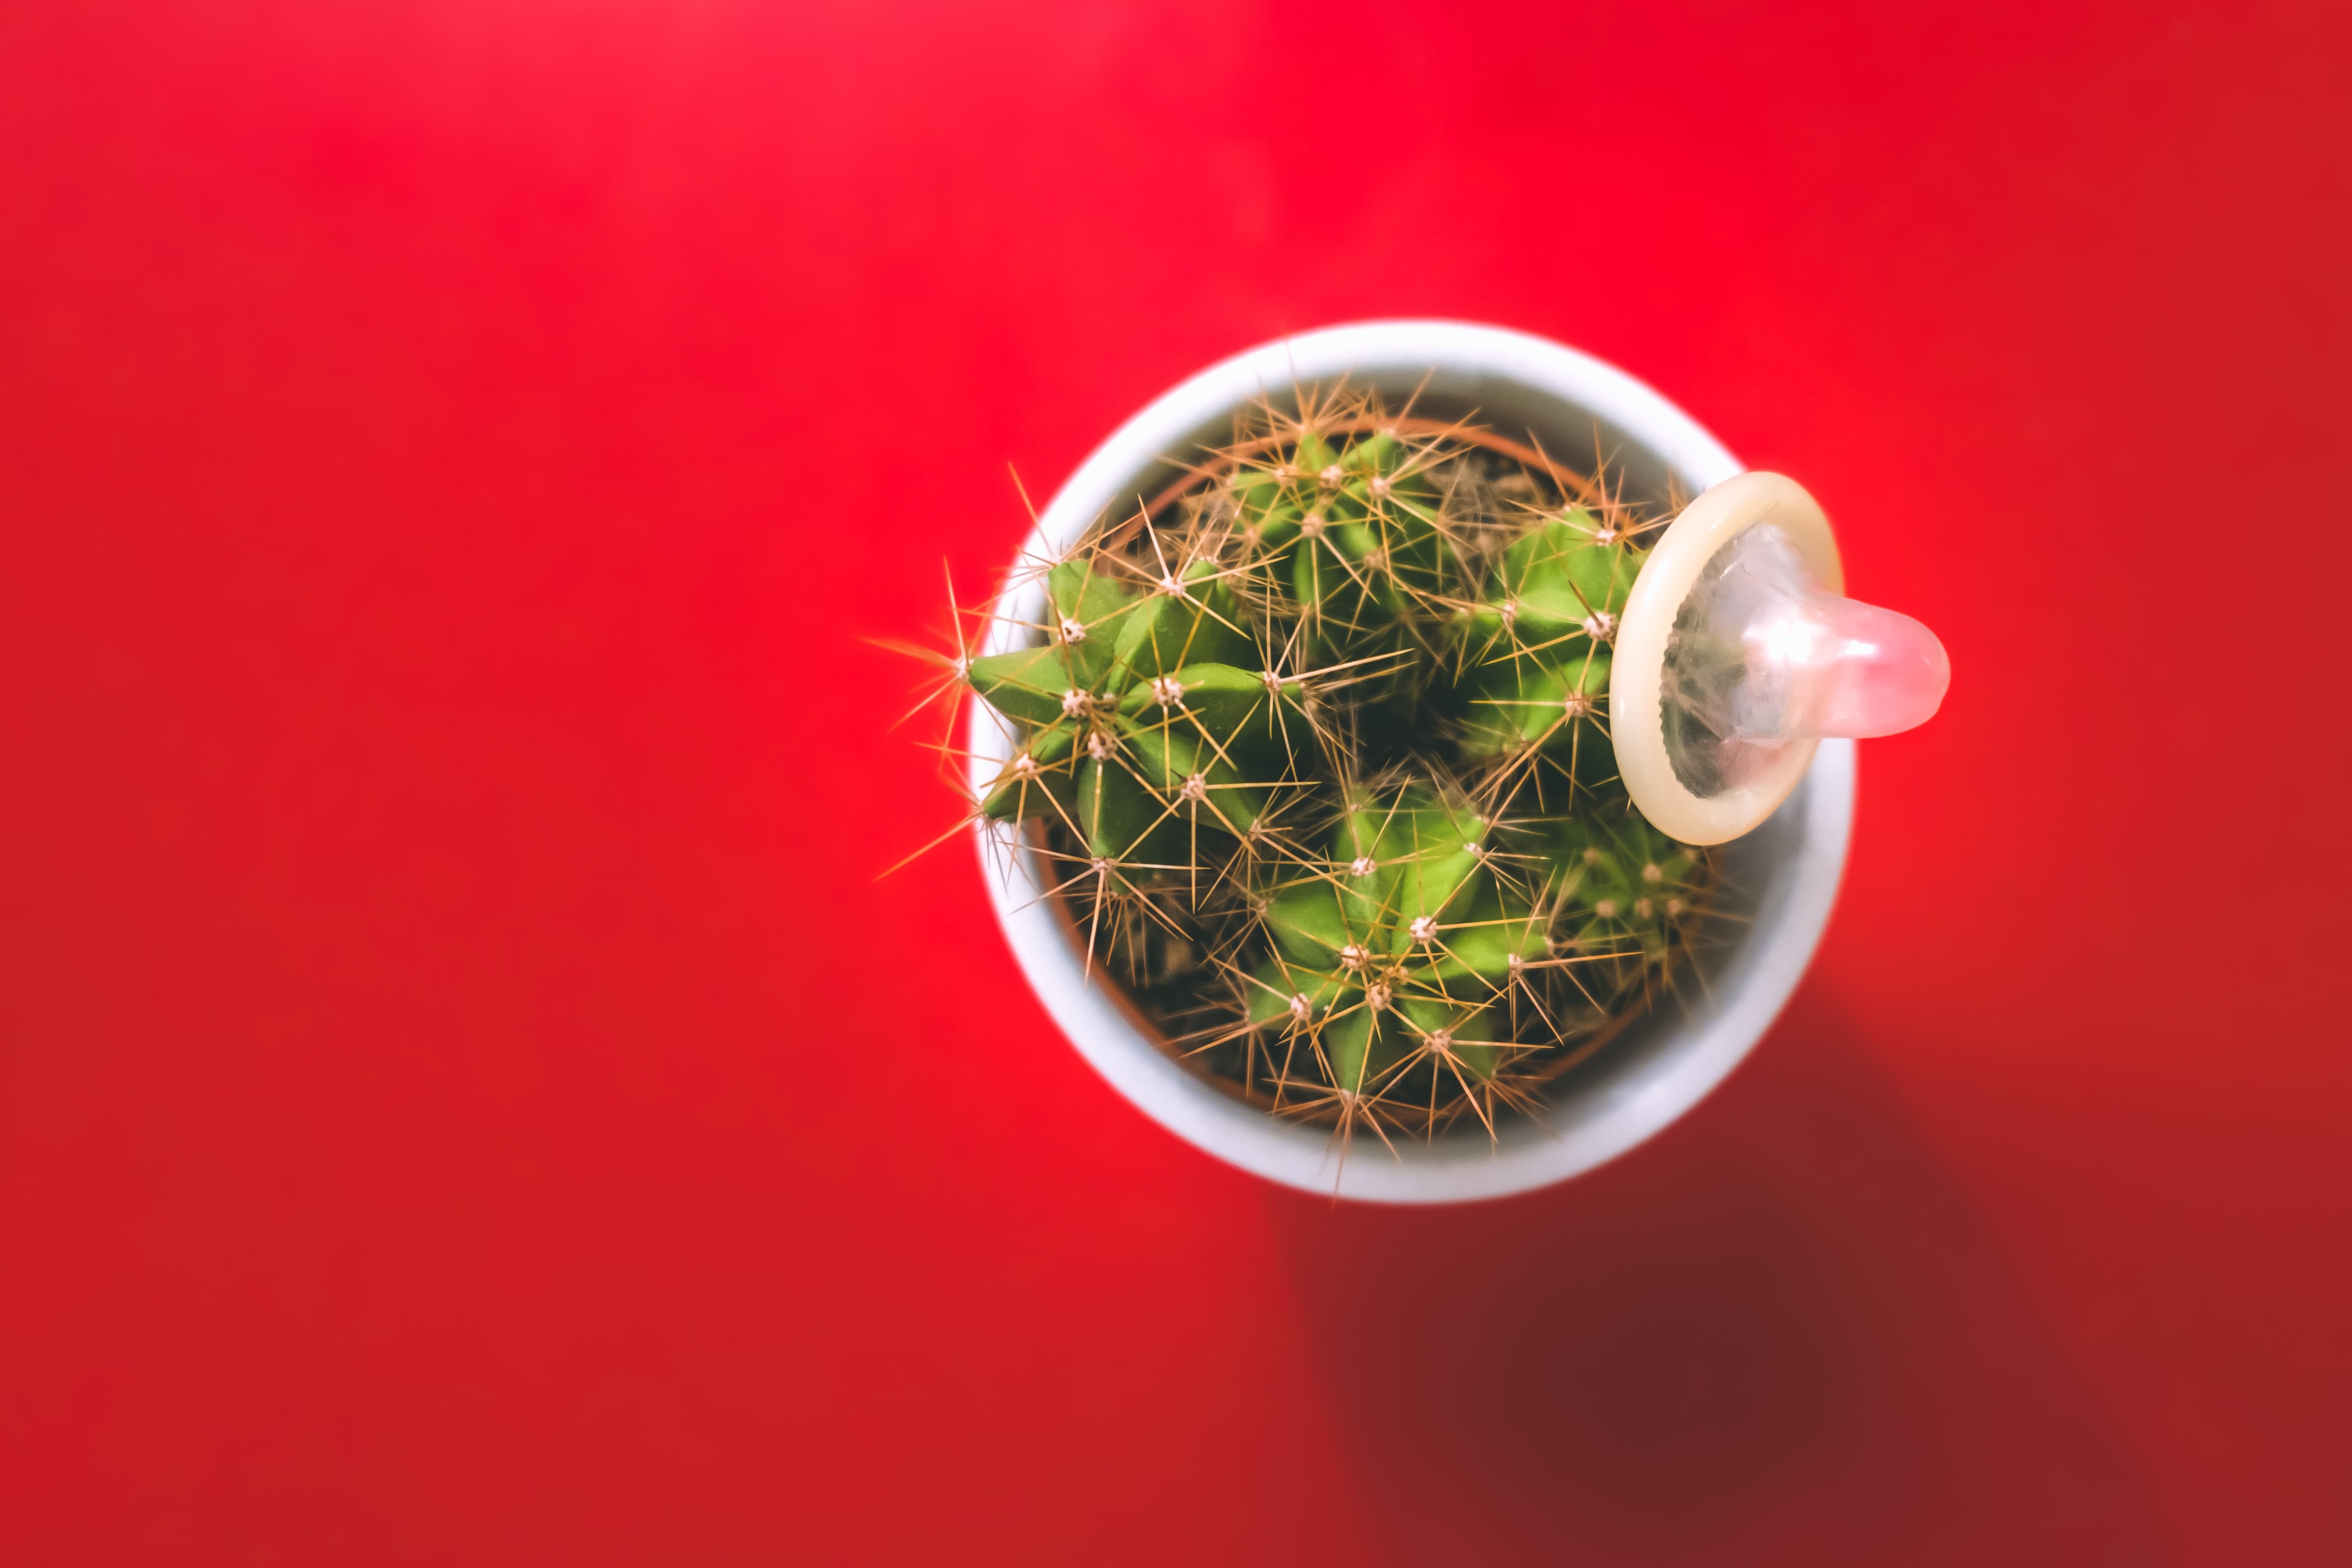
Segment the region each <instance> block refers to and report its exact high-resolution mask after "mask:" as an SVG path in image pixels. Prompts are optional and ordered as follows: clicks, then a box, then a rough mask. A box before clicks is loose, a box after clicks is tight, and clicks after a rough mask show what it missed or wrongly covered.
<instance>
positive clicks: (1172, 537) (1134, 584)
mask: <svg viewBox="0 0 2352 1568" xmlns="http://www.w3.org/2000/svg"><path fill="white" fill-rule="evenodd" d="M1654 526H1655V522H1654V521H1653V520H1652V519H1651V518H1650V517H1648V516H1646V515H1645V514H1644V513H1643V511H1642V510H1641V509H1639V508H1637V507H1634V506H1632V505H1629V504H1627V503H1625V502H1624V501H1623V500H1622V499H1621V498H1619V497H1618V496H1616V495H1614V494H1612V492H1611V491H1610V490H1609V489H1608V488H1607V486H1606V485H1605V484H1604V483H1602V482H1601V480H1600V479H1598V478H1594V477H1588V476H1583V475H1580V474H1576V473H1573V472H1570V470H1568V469H1565V468H1561V467H1560V466H1559V465H1557V464H1555V463H1552V462H1550V461H1549V460H1548V459H1547V458H1544V457H1543V456H1542V455H1541V454H1540V453H1539V452H1537V451H1534V450H1532V449H1529V448H1527V447H1520V446H1517V445H1516V444H1514V443H1512V442H1509V441H1507V440H1504V439H1502V438H1501V437H1496V436H1495V435H1493V434H1492V433H1490V432H1487V431H1485V430H1481V429H1478V428H1476V427H1475V426H1469V425H1465V424H1454V425H1446V424H1440V423H1438V422H1436V421H1433V420H1422V419H1412V418H1408V417H1402V416H1390V415H1389V414H1387V413H1386V412H1385V411H1384V410H1383V409H1382V407H1381V405H1379V403H1378V402H1377V401H1376V400H1375V399H1373V398H1372V397H1370V396H1369V395H1361V394H1353V395H1351V394H1349V393H1348V392H1346V391H1345V390H1344V389H1339V390H1336V391H1333V390H1318V389H1307V391H1305V392H1303V393H1302V394H1301V395H1300V398H1299V402H1298V410H1297V413H1295V414H1290V413H1285V412H1283V411H1282V410H1280V409H1278V408H1276V407H1275V406H1274V405H1261V406H1259V407H1257V408H1255V409H1253V410H1251V411H1249V412H1248V413H1247V414H1246V415H1244V416H1243V417H1242V418H1241V419H1240V420H1238V421H1237V424H1236V428H1235V431H1234V441H1233V443H1232V444H1231V445H1230V446H1228V447H1222V448H1218V449H1215V450H1213V451H1210V452H1208V453H1206V454H1205V455H1204V457H1203V460H1202V462H1201V463H1200V464H1199V465H1198V466H1197V467H1196V468H1193V469H1192V470H1191V472H1190V473H1189V474H1188V476H1187V478H1186V479H1184V480H1183V481H1182V482H1181V483H1180V484H1179V485H1178V486H1176V487H1174V488H1173V489H1172V491H1171V493H1170V494H1169V495H1167V496H1164V497H1162V498H1160V500H1159V501H1158V502H1156V503H1154V504H1151V505H1148V506H1145V507H1142V508H1141V509H1139V511H1138V512H1137V513H1136V514H1135V515H1134V516H1132V517H1130V518H1128V519H1125V520H1114V521H1106V522H1105V523H1104V524H1103V525H1101V526H1098V527H1097V528H1096V529H1095V530H1094V531H1092V533H1091V534H1090V535H1089V537H1088V538H1087V540H1086V541H1085V542H1082V543H1081V544H1080V546H1079V547H1078V548H1076V550H1074V551H1073V552H1071V553H1070V554H1069V555H1068V556H1067V557H1066V558H1065V559H1062V560H1059V561H1055V562H1053V563H1045V564H1044V565H1043V567H1042V569H1043V572H1044V577H1045V584H1044V586H1045V595H1044V596H1045V604H1046V606H1047V607H1046V611H1045V616H1044V617H1043V619H1042V621H1041V622H1040V624H1038V625H1036V626H1034V627H1030V628H1027V636H1026V637H1025V639H1024V640H1025V641H1026V642H1027V644H1028V646H1025V647H1021V648H1019V649H1017V650H1016V651H1013V652H1009V653H1000V654H995V655H992V656H989V657H986V658H976V659H960V660H957V661H956V670H957V672H958V674H959V675H961V678H962V680H963V683H964V684H965V685H966V686H968V688H969V689H970V690H971V692H972V693H974V694H976V695H977V696H978V697H979V698H980V699H981V700H982V701H984V702H985V703H986V704H987V705H988V707H989V709H990V710H992V712H993V713H994V714H995V715H996V716H997V717H998V718H999V719H1000V720H1001V721H1003V723H1004V724H1005V725H1006V726H1008V728H1009V730H1010V731H1011V732H1012V734H1013V739H1014V742H1015V745H1014V748H1013V756H1012V760H1011V761H1010V762H1009V763H1006V764H1005V766H1004V768H1003V771H1002V773H1000V774H999V776H998V777H997V778H996V779H995V780H994V782H993V783H992V784H991V786H990V787H989V788H988V789H987V790H985V791H984V792H982V795H981V798H980V799H978V800H977V801H975V802H974V803H973V812H974V814H975V815H976V816H984V817H987V818H992V819H994V820H996V821H998V822H1002V823H1008V824H1019V825H1021V830H1022V831H1024V832H1026V833H1027V834H1028V835H1029V836H1030V841H1031V843H1032V844H1033V846H1034V847H1035V849H1036V851H1037V853H1038V854H1039V855H1040V857H1041V858H1043V860H1044V861H1045V863H1046V864H1047V865H1049V866H1051V867H1053V868H1055V878H1054V883H1055V885H1054V886H1053V887H1052V888H1051V889H1050V892H1051V895H1052V896H1053V897H1054V898H1055V900H1057V901H1058V902H1059V904H1060V906H1061V907H1062V908H1063V910H1065V912H1066V914H1067V916H1068V917H1069V920H1070V922H1071V927H1072V929H1073V931H1074V932H1075V933H1076V936H1077V939H1078V940H1081V941H1083V942H1085V943H1086V948H1087V959H1088V963H1089V966H1090V968H1099V969H1101V970H1104V971H1107V972H1108V980H1109V982H1110V983H1112V984H1118V985H1119V986H1121V987H1122V988H1124V989H1125V990H1126V991H1127V992H1128V994H1129V996H1130V998H1131V999H1132V1000H1133V1001H1134V1002H1135V1003H1136V1004H1137V1005H1138V1006H1139V1008H1140V1009H1141V1010H1142V1011H1143V1012H1144V1013H1145V1014H1146V1015H1147V1016H1150V1018H1152V1019H1153V1020H1154V1021H1155V1022H1156V1023H1157V1024H1158V1025H1159V1026H1160V1031H1161V1033H1162V1036H1163V1037H1164V1038H1165V1039H1166V1040H1167V1042H1168V1043H1169V1045H1170V1047H1171V1049H1173V1050H1175V1051H1177V1052H1179V1053H1180V1054H1181V1055H1183V1056H1185V1057H1186V1058H1188V1059H1190V1060H1192V1062H1193V1063H1194V1064H1195V1065H1196V1066H1197V1067H1199V1068H1201V1069H1202V1070H1203V1071H1205V1072H1207V1073H1209V1074H1210V1075H1211V1076H1213V1077H1214V1078H1216V1079H1220V1080H1222V1081H1223V1082H1225V1083H1226V1084H1227V1085H1228V1086H1229V1087H1231V1088H1232V1089H1234V1090H1235V1091H1236V1092H1238V1093H1241V1094H1244V1095H1245V1096H1247V1097H1249V1098H1251V1099H1253V1100H1256V1101H1257V1102H1258V1103H1260V1104H1262V1105H1263V1106H1265V1108H1266V1109H1268V1110H1272V1111H1275V1112H1276V1113H1279V1114H1283V1115H1288V1116H1297V1117H1303V1118H1307V1119H1312V1120H1319V1121H1328V1122H1330V1123H1332V1124H1333V1125H1335V1126H1336V1127H1337V1128H1338V1129H1339V1131H1341V1132H1342V1133H1343V1134H1344V1133H1347V1132H1349V1131H1353V1130H1355V1129H1358V1128H1369V1129H1370V1130H1372V1131H1375V1132H1377V1133H1378V1134H1379V1135H1380V1136H1381V1138H1383V1139H1389V1138H1390V1137H1391V1134H1392V1133H1396V1132H1400V1131H1402V1132H1409V1133H1415V1134H1419V1135H1423V1136H1434V1135H1435V1134H1436V1133H1437V1132H1438V1131H1441V1130H1443V1129H1444V1128H1447V1127H1449V1126H1451V1125H1454V1124H1455V1123H1457V1122H1462V1121H1465V1118H1466V1119H1473V1120H1475V1121H1476V1123H1478V1124H1479V1125H1480V1126H1482V1127H1483V1128H1484V1129H1485V1130H1486V1132H1487V1133H1488V1134H1489V1135H1491V1134H1493V1133H1494V1132H1495V1131H1496V1129H1497V1127H1498V1125H1499V1119H1500V1118H1503V1117H1506V1116H1508V1115H1512V1114H1521V1113H1529V1112H1535V1111H1537V1110H1539V1108H1540V1104H1541V1093H1542V1089H1543V1086H1544V1085H1545V1084H1546V1083H1547V1082H1548V1081H1549V1080H1551V1079H1555V1078H1557V1077H1558V1076H1559V1074H1560V1073H1562V1072H1564V1071H1566V1070H1567V1069H1568V1068H1570V1067H1572V1066H1573V1065H1574V1064H1575V1063H1576V1062H1578V1061H1579V1060H1581V1059H1582V1058H1584V1057H1585V1056H1587V1055H1589V1054H1590V1053H1591V1051H1593V1050H1595V1049H1598V1048H1600V1047H1601V1045H1603V1044H1605V1042H1606V1041H1607V1039H1608V1038H1609V1037H1611V1036H1612V1034H1613V1032H1614V1031H1615V1029H1616V1027H1617V1026H1619V1025H1620V1024H1622V1022H1623V1021H1625V1020H1626V1019H1627V1018H1628V1017H1630V1016H1633V1014H1634V1013H1636V1012H1638V1011H1639V1010H1640V1009H1641V1008H1642V1007H1643V1005H1647V1003H1648V1002H1649V1001H1650V999H1651V998H1652V997H1653V996H1654V994H1656V993H1657V992H1658V991H1659V990H1660V988H1661V987H1663V986H1665V985H1670V984H1672V983H1673V981H1674V977H1675V973H1676V965H1677V963H1678V961H1679V959H1680V957H1681V956H1682V955H1683V954H1685V953H1686V952H1687V951H1688V950H1689V947H1690V945H1691V942H1692V939H1693V936H1694V933H1695V932H1696V931H1697V930H1698V929H1699V925H1700V922H1701V921H1702V919H1703V917H1704V916H1705V914H1706V910H1707V906H1708V901H1709V897H1710V893H1711V891H1712V889H1713V885H1714V876H1713V872H1712V869H1711V868H1710V867H1709V865H1708V862H1707V858H1706V855H1705V854H1704V853H1703V852H1701V851H1698V850H1696V849H1692V848H1687V847H1683V846H1680V845H1676V844H1675V843H1673V842H1672V841H1670V840H1668V839H1666V838H1665V837H1663V836H1662V835H1660V834H1658V833H1657V832H1656V831H1655V830H1654V829H1653V828H1652V827H1651V826H1649V824H1648V823H1646V822H1645V821H1643V819H1642V817H1641V816H1639V814H1638V813H1636V812H1634V810H1633V807H1632V806H1631V805H1630V804H1629V803H1628V801H1627V800H1626V797H1625V795H1624V792H1623V790H1622V788H1621V787H1619V785H1618V784H1617V781H1616V778H1615V769H1614V766H1613V763H1612V752H1611V748H1610V743H1609V729H1608V706H1609V697H1608V690H1609V660H1610V649H1611V645H1612V639H1613V637H1614V635H1615V629H1616V617H1617V616H1619V615H1620V614H1621V613H1622V610H1623V607H1624V603H1625V598H1626V595H1627V593H1628V591H1629V590H1630V589H1631V587H1632V584H1633V580H1634V578H1635V576H1636V574H1639V572H1640V571H1641V567H1642V559H1643V551H1642V546H1641V539H1642V537H1643V535H1644V534H1645V532H1647V531H1649V530H1650V529H1651V528H1653V527H1654Z"/></svg>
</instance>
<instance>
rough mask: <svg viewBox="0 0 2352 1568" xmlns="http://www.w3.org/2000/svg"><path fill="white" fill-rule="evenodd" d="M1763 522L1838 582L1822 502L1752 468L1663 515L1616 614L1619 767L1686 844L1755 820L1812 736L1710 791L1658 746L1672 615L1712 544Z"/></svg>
mask: <svg viewBox="0 0 2352 1568" xmlns="http://www.w3.org/2000/svg"><path fill="white" fill-rule="evenodd" d="M1762 522H1769V523H1770V524H1772V526H1773V527H1775V528H1777V529H1779V530H1780V531H1781V533H1782V534H1784V535H1785V536H1786V537H1787V538H1788V540H1789V542H1790V543H1791V544H1793V545H1794V546H1795V547H1796V549H1797V551H1798V552H1799V553H1800V554H1801V555H1802V556H1803V557H1804V561H1805V564H1806V566H1807V567H1808V568H1810V569H1811V571H1812V573H1813V574H1814V575H1815V576H1816V577H1817V578H1818V579H1819V580H1820V582H1821V584H1822V587H1824V588H1826V589H1828V590H1829V591H1830V592H1832V593H1835V594H1843V593H1844V592H1845V568H1844V566H1843V563H1841V562H1840V560H1839V559H1838V548H1837V539H1836V536H1835V535H1833V534H1832V532H1831V531H1830V521H1829V518H1828V517H1827V516H1826V515H1825V514H1824V513H1823V512H1822V508H1821V503H1820V502H1819V501H1816V500H1813V498H1812V497H1811V495H1810V494H1809V493H1807V491H1806V489H1805V488H1804V487H1803V486H1802V485H1801V484H1799V483H1797V481H1796V480H1794V479H1790V478H1788V477H1787V476H1786V475H1782V474H1772V473H1765V472H1762V471H1760V470H1756V471H1750V472H1748V473H1744V474H1735V475H1733V476H1732V477H1731V478H1730V479H1725V480H1724V481H1723V482H1722V483H1720V484H1717V485H1715V486H1713V487H1711V488H1710V489H1707V490H1706V493H1705V494H1703V495H1701V496H1700V497H1699V498H1698V499H1697V500H1694V501H1692V502H1691V503H1690V505H1688V506H1686V507H1685V508H1683V510H1682V513H1681V515H1680V516H1678V517H1676V518H1675V520H1674V521H1673V522H1671V523H1669V524H1667V525H1666V529H1665V531H1664V533H1662V534H1661V535H1659V537H1658V542H1657V543H1656V544H1654V545H1653V546H1652V547H1651V549H1650V554H1649V559H1648V560H1646V561H1644V562H1643V563H1642V574H1641V575H1640V576H1638V577H1636V578H1635V579H1634V580H1633V591H1632V592H1631V593H1630V594H1629V595H1627V596H1626V600H1625V610H1624V614H1623V615H1622V616H1621V617H1620V618H1619V621H1618V626H1617V641H1616V648H1615V657H1614V659H1613V662H1612V668H1611V670H1610V679H1609V688H1610V697H1609V731H1610V740H1611V742H1612V745H1613V747H1614V748H1615V751H1616V753H1617V772H1618V773H1619V774H1620V775H1621V776H1622V778H1623V780H1624V783H1625V789H1626V793H1627V794H1629V795H1632V796H1633V805H1634V806H1635V808H1636V809H1638V810H1639V811H1640V812H1641V814H1642V815H1643V816H1645V817H1647V818H1648V819H1649V821H1650V825H1651V826H1654V827H1655V828H1656V829H1657V830H1658V831H1659V832H1661V833H1664V834H1665V835H1666V836H1667V837H1670V838H1675V839H1678V840H1680V841H1681V842H1683V843H1685V844H1723V843H1727V842H1729V841H1730V840H1732V839H1734V838H1737V837H1739V836H1740V835H1742V834H1744V833H1747V832H1748V831H1749V830H1750V829H1752V828H1754V827H1756V826H1759V825H1760V824H1761V823H1762V822H1763V821H1764V819H1765V818H1766V817H1768V816H1771V815H1772V813H1773V811H1774V810H1775V809H1777V808H1778V807H1779V806H1780V803H1781V802H1782V801H1784V800H1786V799H1787V798H1788V797H1789V794H1790V791H1792V790H1794V789H1795V788H1796V787H1797V782H1798V781H1799V780H1800V779H1801V778H1803V777H1804V776H1805V770H1806V768H1808V767H1809V766H1811V763H1812V760H1813V751H1814V748H1815V747H1816V746H1817V745H1818V744H1819V742H1815V741H1797V742H1790V744H1789V746H1788V747H1787V749H1786V750H1785V751H1783V752H1781V754H1780V758H1779V759H1778V760H1777V761H1776V762H1775V763H1774V764H1773V765H1772V767H1771V768H1770V769H1769V770H1768V771H1767V772H1766V773H1764V774H1763V775H1762V776H1760V777H1758V778H1755V779H1751V780H1749V781H1748V782H1747V783H1746V784H1739V785H1737V786H1734V787H1733V788H1730V789H1727V790H1725V791H1724V792H1723V793H1722V794H1720V795H1694V794H1693V793H1692V792H1691V791H1690V790H1689V789H1688V788H1686V787H1685V785H1684V784H1683V782H1682V780H1681V779H1679V778H1678V777H1676V776H1675V767H1674V763H1673V760H1672V759H1671V758H1670V757H1669V756H1668V755H1667V752H1666V734H1665V715H1664V706H1663V703H1664V679H1665V662H1666V643H1667V639H1668V638H1669V637H1672V636H1673V633H1674V629H1675V616H1676V615H1677V614H1678V613H1679V612H1680V611H1681V609H1682V606H1683V601H1684V600H1685V598H1687V597H1688V596H1689V595H1690V592H1691V590H1692V588H1693V587H1695V586H1696V584H1697V582H1698V578H1699V574H1701V573H1702V572H1704V571H1705V570H1706V565H1707V563H1708V562H1710V561H1712V560H1714V559H1715V555H1716V552H1717V551H1719V550H1721V549H1722V548H1723V547H1724V546H1725V545H1727V544H1728V543H1730V542H1731V541H1732V540H1734V539H1736V538H1738V536H1739V535H1740V534H1742V533H1744V532H1746V531H1748V529H1751V528H1753V527H1755V526H1756V525H1757V524H1759V523H1762Z"/></svg>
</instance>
